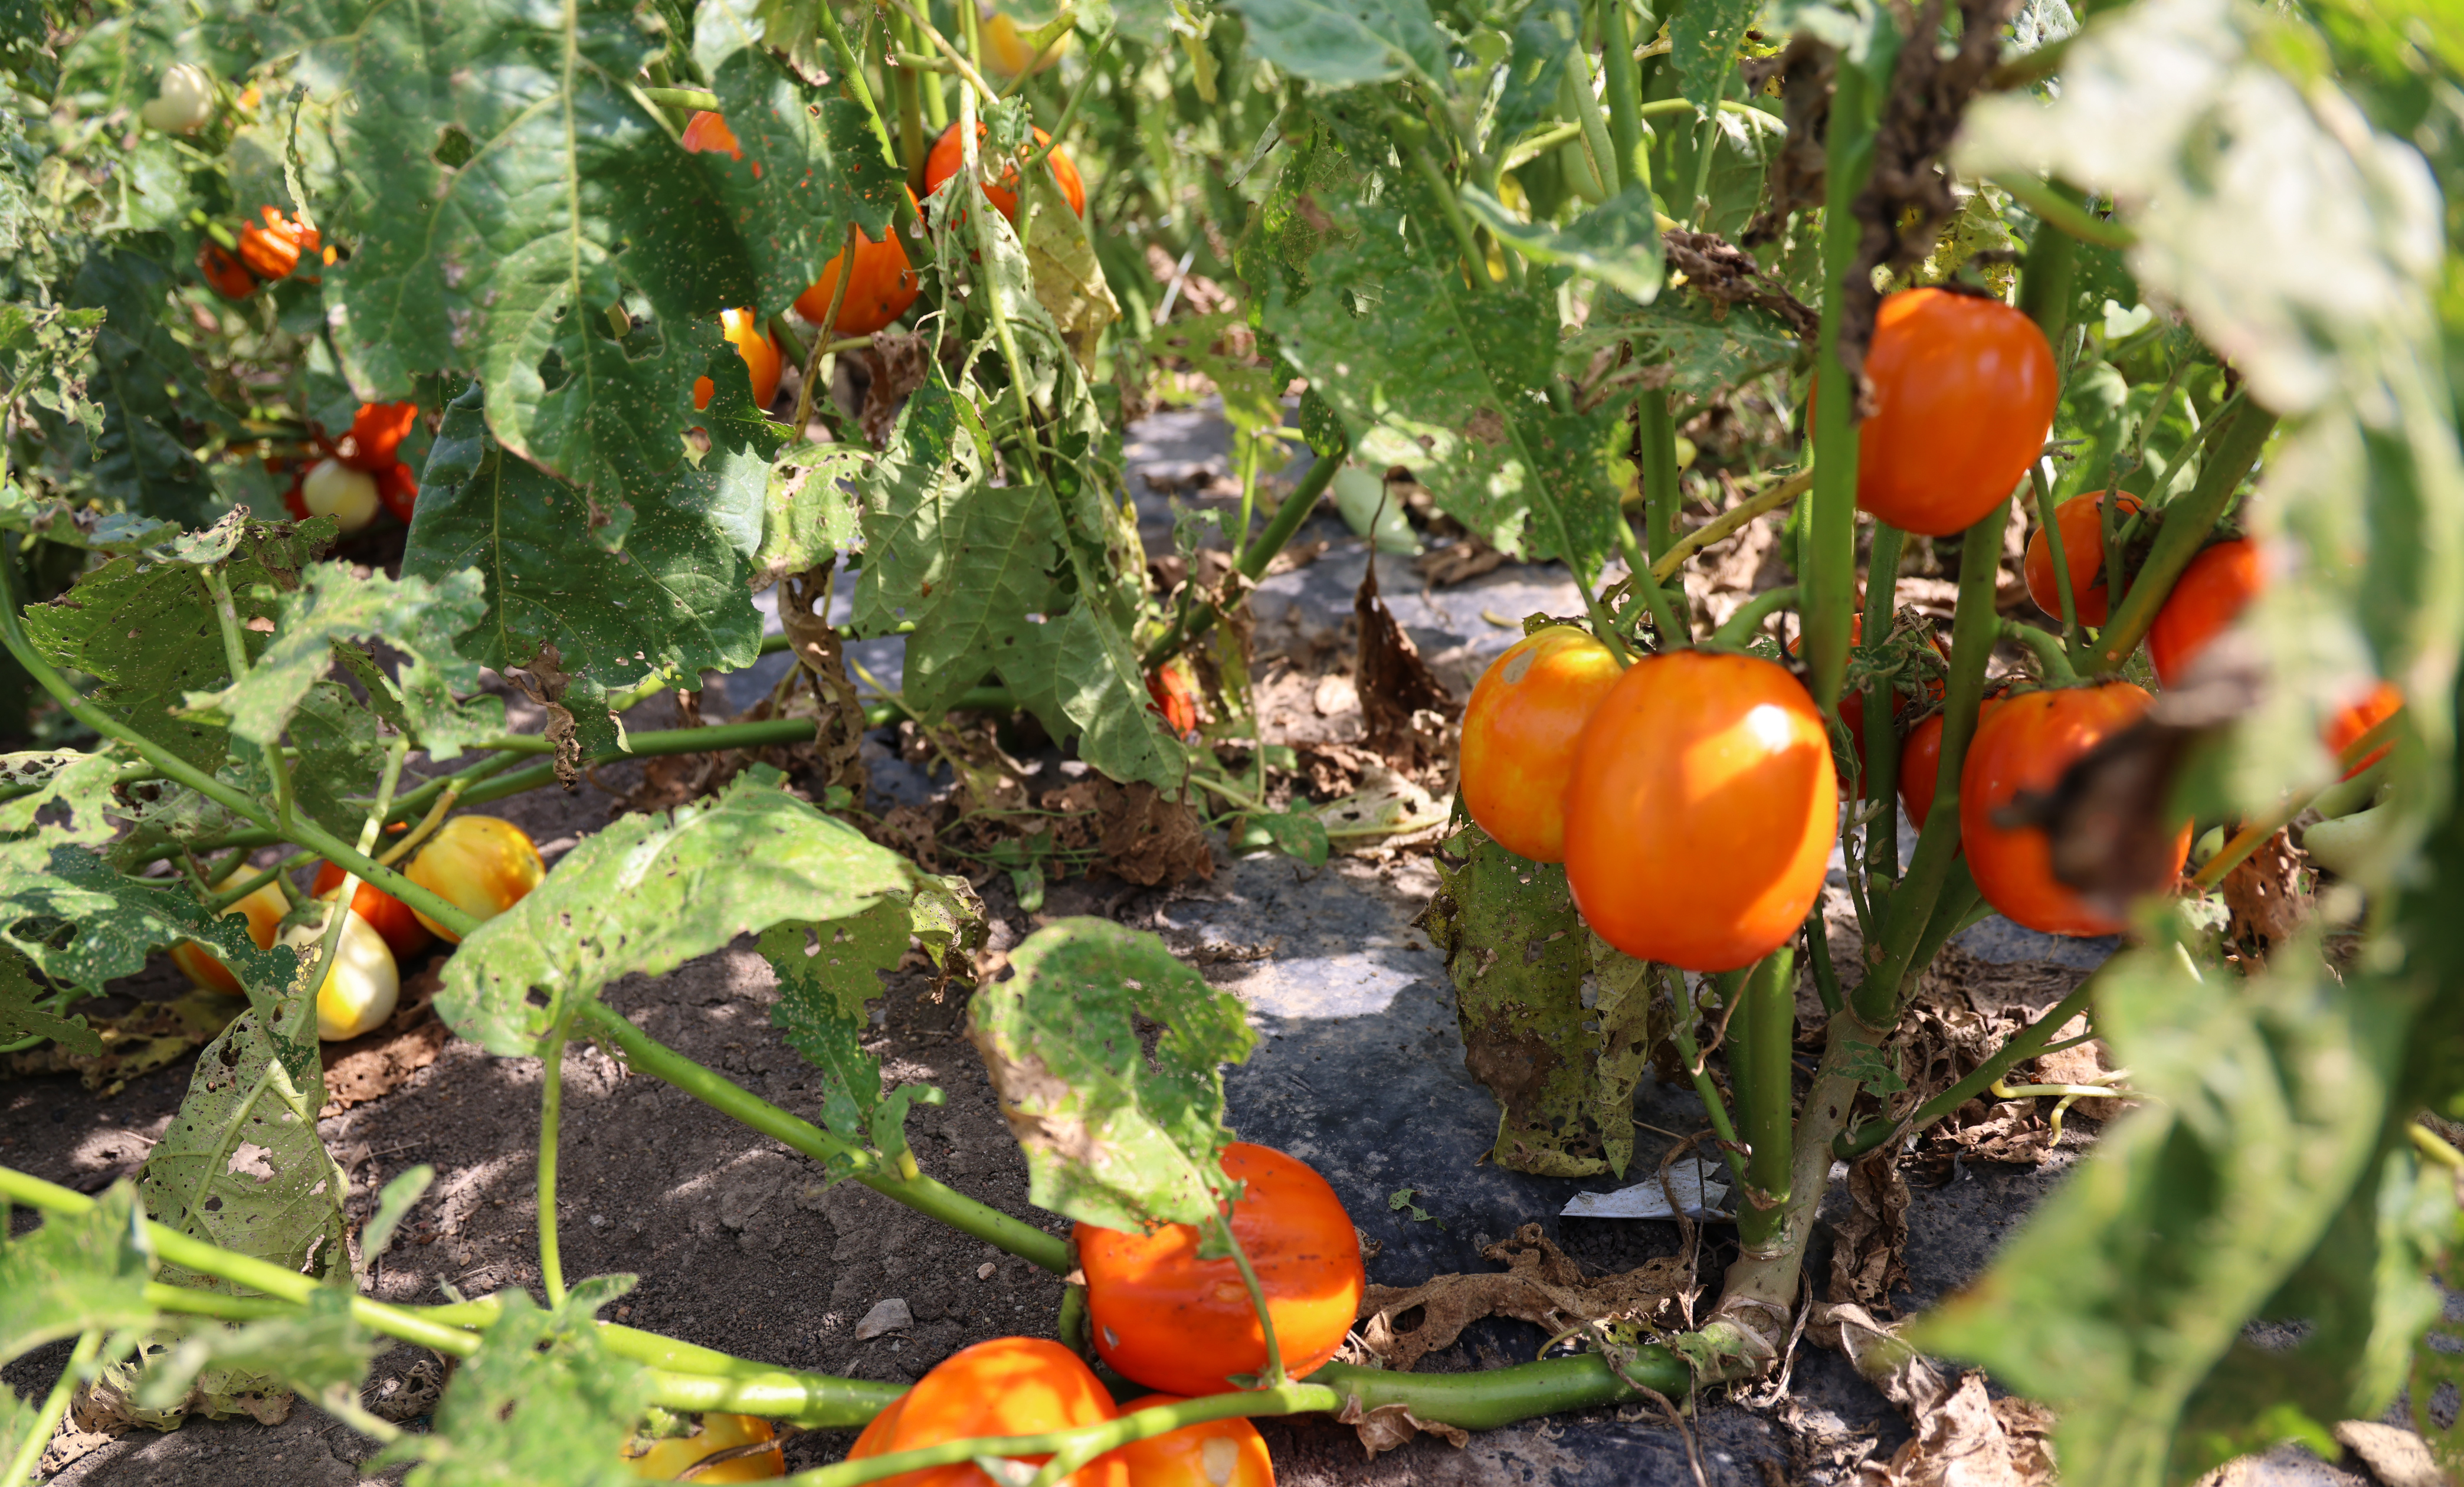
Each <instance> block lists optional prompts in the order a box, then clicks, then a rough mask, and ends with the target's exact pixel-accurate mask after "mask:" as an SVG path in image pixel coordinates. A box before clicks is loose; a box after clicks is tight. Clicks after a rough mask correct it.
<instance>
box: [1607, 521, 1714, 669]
mask: <svg viewBox="0 0 2464 1487" xmlns="http://www.w3.org/2000/svg"><path fill="white" fill-rule="evenodd" d="M1616 522H1617V549H1618V552H1619V554H1620V555H1621V556H1622V557H1624V559H1625V567H1626V572H1627V574H1628V575H1629V577H1628V578H1627V584H1628V585H1629V586H1630V587H1631V588H1633V589H1634V591H1635V594H1636V595H1637V597H1639V598H1640V599H1641V600H1642V607H1643V609H1644V610H1647V611H1648V612H1649V613H1650V615H1651V628H1652V629H1653V630H1654V631H1656V632H1658V633H1659V636H1660V649H1661V650H1662V651H1683V650H1684V649H1685V648H1687V647H1688V646H1691V645H1692V644H1693V643H1694V627H1693V625H1692V624H1691V623H1690V621H1691V618H1692V616H1691V614H1690V613H1680V612H1679V610H1678V609H1677V606H1676V604H1675V602H1674V601H1672V600H1671V599H1670V598H1669V597H1668V590H1667V589H1665V588H1661V585H1660V581H1659V580H1658V579H1657V578H1655V577H1653V576H1652V571H1651V560H1650V559H1649V558H1646V557H1644V556H1643V553H1642V546H1641V544H1639V543H1637V542H1636V541H1635V540H1634V523H1633V522H1628V521H1627V520H1626V519H1625V513H1624V512H1622V511H1620V512H1618V513H1617V517H1616ZM1683 591H1684V590H1683V587H1682V586H1681V587H1680V588H1679V592H1680V593H1683ZM1584 597H1585V599H1587V600H1589V599H1590V597H1591V596H1590V593H1589V591H1588V588H1587V589H1586V591H1585V594H1584ZM1590 608H1591V610H1592V615H1593V620H1592V623H1593V624H1594V626H1595V627H1596V626H1597V625H1598V624H1599V613H1600V607H1599V605H1598V604H1597V603H1593V604H1591V606H1590ZM1600 639H1601V641H1602V642H1603V643H1604V644H1606V645H1607V646H1608V648H1609V649H1610V650H1611V651H1612V652H1614V653H1615V654H1616V655H1617V664H1619V665H1620V666H1621V665H1624V664H1625V662H1626V659H1627V657H1626V652H1625V640H1624V637H1623V636H1622V635H1621V634H1619V633H1618V632H1617V627H1616V626H1615V625H1614V624H1612V625H1610V626H1609V627H1608V629H1607V630H1606V631H1605V632H1604V633H1602V634H1601V635H1600Z"/></svg>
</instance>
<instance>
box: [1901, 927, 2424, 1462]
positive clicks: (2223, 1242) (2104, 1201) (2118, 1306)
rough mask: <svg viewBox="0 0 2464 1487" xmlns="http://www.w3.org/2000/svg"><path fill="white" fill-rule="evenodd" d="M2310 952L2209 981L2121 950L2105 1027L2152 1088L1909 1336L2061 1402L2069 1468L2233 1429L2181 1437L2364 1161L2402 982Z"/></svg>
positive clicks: (2401, 1026) (2321, 1234)
mask: <svg viewBox="0 0 2464 1487" xmlns="http://www.w3.org/2000/svg"><path fill="white" fill-rule="evenodd" d="M2312 957H2315V951H2311V952H2310V953H2309V955H2308V956H2305V955H2304V954H2303V953H2302V947H2289V948H2288V951H2286V952H2279V953H2278V954H2277V955H2275V956H2271V957H2270V968H2269V969H2268V971H2267V972H2266V973H2264V974H2261V975H2256V976H2252V977H2248V978H2240V977H2229V978H2224V979H2222V980H2220V981H2216V982H2203V981H2201V980H2199V979H2198V978H2197V976H2196V974H2195V973H2194V972H2192V971H2191V970H2190V969H2189V963H2188V961H2187V960H2186V959H2184V958H2182V957H2180V956H2178V955H2177V954H2175V953H2174V952H2173V951H2172V950H2171V949H2170V947H2169V946H2160V947H2157V948H2151V949H2143V950H2135V951H2131V952H2128V953H2126V954H2125V955H2124V956H2123V957H2120V958H2117V959H2116V960H2115V961H2114V962H2112V963H2111V964H2110V965H2108V966H2107V968H2106V969H2105V970H2104V972H2102V974H2103V976H2104V977H2105V978H2106V979H2105V981H2104V982H2103V983H2102V984H2101V987H2100V991H2099V995H2098V998H2097V1029H2098V1032H2101V1034H2102V1035H2103V1036H2104V1038H2105V1040H2106V1041H2107V1043H2108V1044H2110V1045H2111V1047H2112V1049H2113V1055H2114V1057H2115V1059H2116V1061H2117V1062H2120V1063H2123V1064H2127V1065H2128V1066H2129V1068H2130V1070H2131V1074H2132V1079H2131V1082H2132V1084H2133V1085H2134V1086H2135V1087H2138V1088H2142V1089H2145V1090H2146V1091H2147V1092H2148V1093H2149V1094H2150V1095H2151V1096H2153V1097H2154V1099H2152V1100H2151V1101H2150V1102H2149V1103H2148V1104H2147V1105H2146V1106H2145V1107H2143V1108H2142V1109H2140V1110H2139V1111H2137V1112H2135V1113H2134V1114H2132V1115H2130V1116H2129V1117H2127V1118H2126V1119H2125V1120H2123V1121H2120V1122H2118V1123H2117V1124H2115V1125H2114V1126H2111V1127H2109V1128H2108V1129H2107V1131H2106V1134H2105V1136H2104V1138H2103V1140H2102V1141H2101V1143H2100V1144H2099V1146H2098V1148H2097V1151H2096V1154H2095V1155H2094V1156H2093V1157H2091V1158H2090V1159H2089V1160H2088V1161H2087V1162H2086V1163H2085V1164H2083V1165H2081V1166H2080V1167H2079V1169H2077V1170H2076V1171H2075V1172H2074V1174H2073V1175H2072V1176H2071V1178H2070V1179H2069V1180H2068V1181H2067V1182H2065V1183H2064V1184H2063V1185H2062V1187H2060V1188H2059V1189H2057V1191H2056V1192H2055V1193H2054V1195H2053V1196H2052V1197H2051V1198H2050V1199H2049V1200H2047V1201H2046V1203H2045V1204H2044V1205H2043V1206H2042V1207H2040V1208H2038V1209H2037V1210H2036V1211H2035V1214H2034V1215H2033V1216H2032V1217H2031V1218H2030V1219H2029V1221H2028V1224H2027V1226H2026V1227H2025V1228H2024V1229H2022V1230H2021V1231H2020V1232H2019V1233H2018V1234H2017V1235H2015V1236H2014V1237H2013V1238H2012V1239H2011V1240H2010V1241H2009V1242H2008V1243H2007V1244H2006V1245H2005V1246H2004V1248H2003V1251H2002V1254H2001V1256H2000V1258H1999V1259H1998V1260H1997V1262H1996V1263H1995V1265H1994V1268H1993V1270H1992V1271H1991V1273H1990V1274H1989V1275H1988V1276H1986V1277H1985V1278H1984V1279H1983V1280H1981V1281H1980V1282H1978V1283H1977V1284H1976V1285H1975V1286H1974V1287H1972V1288H1970V1289H1969V1291H1967V1292H1965V1293H1963V1294H1962V1295H1961V1296H1959V1297H1956V1298H1952V1299H1951V1300H1949V1301H1947V1302H1945V1303H1944V1304H1943V1305H1942V1306H1941V1307H1939V1308H1937V1309H1936V1310H1935V1311H1934V1312H1933V1313H1932V1314H1930V1315H1929V1316H1928V1317H1927V1318H1926V1319H1925V1321H1923V1322H1921V1323H1920V1324H1919V1327H1918V1329H1917V1332H1916V1334H1915V1336H1914V1338H1913V1339H1912V1341H1914V1342H1915V1344H1916V1345H1917V1346H1919V1347H1921V1348H1924V1349H1925V1350H1926V1351H1928V1352H1941V1353H1944V1354H1947V1355H1949V1356H1953V1357H1958V1358H1962V1359H1967V1360H1970V1361H1973V1362H1975V1363H1978V1364H1981V1365H1985V1366H1987V1367H1989V1368H1991V1369H1992V1370H1993V1371H1994V1374H1995V1376H1996V1377H1997V1378H2000V1379H2002V1380H2004V1381H2006V1382H2007V1383H2008V1384H2009V1385H2010V1386H2011V1387H2013V1389H2015V1390H2017V1391H2019V1392H2021V1393H2025V1394H2027V1395H2029V1396H2031V1397H2034V1398H2037V1399H2041V1400H2044V1401H2045V1402H2047V1403H2048V1404H2051V1405H2052V1406H2054V1408H2055V1409H2056V1410H2057V1412H2058V1413H2059V1415H2060V1417H2061V1422H2062V1425H2061V1433H2060V1436H2059V1438H2058V1449H2059V1451H2060V1454H2061V1458H2062V1463H2063V1468H2062V1469H2063V1473H2064V1475H2065V1476H2072V1477H2075V1478H2077V1479H2079V1480H2086V1481H2101V1482H2113V1483H2116V1484H2121V1487H2133V1484H2146V1487H2154V1484H2156V1483H2158V1482H2160V1481H2166V1480H2171V1479H2180V1478H2184V1477H2187V1476H2192V1475H2195V1474H2196V1473H2197V1471H2199V1470H2201V1469H2202V1463H2206V1464H2212V1462H2211V1461H2210V1460H2209V1459H2208V1458H2209V1457H2211V1456H2212V1455H2213V1454H2214V1452H2215V1451H2216V1450H2218V1449H2223V1443H2222V1442H2220V1441H2219V1440H2217V1439H2215V1438H2212V1437H2210V1438H2206V1439H2201V1438H2196V1437H2190V1438H2184V1439H2182V1440H2180V1441H2178V1442H2177V1440H2176V1438H2175V1432H2176V1428H2177V1425H2178V1424H2179V1423H2180V1421H2181V1419H2182V1415H2183V1411H2184V1409H2185V1407H2186V1404H2187V1403H2188V1402H2189V1401H2190V1400H2191V1399H2192V1398H2193V1396H2194V1394H2195V1393H2196V1392H2197V1391H2198V1390H2199V1389H2200V1388H2201V1387H2202V1386H2203V1384H2204V1383H2205V1382H2206V1381H2208V1380H2209V1378H2210V1375H2211V1371H2212V1370H2214V1369H2215V1368H2216V1366H2217V1365H2218V1364H2219V1363H2222V1362H2223V1361H2225V1359H2226V1357H2227V1354H2228V1353H2229V1351H2231V1350H2232V1349H2233V1345H2234V1343H2236V1341H2237V1340H2238V1339H2239V1338H2240V1336H2241V1329H2242V1324H2243V1322H2244V1321H2245V1320H2246V1319H2248V1318H2250V1317H2251V1316H2253V1315H2254V1314H2255V1313H2257V1312H2258V1310H2259V1309H2260V1306H2261V1304H2262V1303H2263V1302H2266V1301H2267V1300H2268V1299H2269V1298H2271V1297H2274V1296H2275V1295H2277V1292H2278V1291H2279V1289H2280V1288H2281V1287H2283V1285H2284V1284H2285V1282H2286V1281H2287V1280H2288V1279H2290V1278H2291V1277H2293V1276H2295V1274H2296V1273H2297V1272H2298V1271H2299V1270H2300V1269H2301V1267H2302V1266H2303V1265H2304V1263H2305V1262H2306V1261H2308V1260H2309V1259H2310V1257H2311V1256H2312V1255H2313V1254H2315V1253H2316V1252H2317V1251H2318V1249H2319V1247H2320V1245H2321V1241H2322V1240H2324V1239H2326V1238H2327V1237H2328V1236H2329V1234H2330V1231H2331V1221H2332V1220H2333V1219H2334V1218H2335V1216H2336V1214H2337V1212H2338V1210H2340V1209H2342V1208H2343V1207H2344V1198H2345V1195H2346V1194H2348V1193H2350V1192H2352V1191H2353V1189H2354V1187H2355V1186H2356V1184H2357V1183H2359V1182H2360V1180H2361V1179H2362V1178H2363V1177H2364V1176H2365V1174H2366V1173H2367V1172H2368V1171H2369V1170H2370V1169H2371V1167H2372V1165H2373V1164H2374V1160H2375V1155H2376V1151H2377V1148H2378V1143H2379V1136H2380V1131H2381V1129H2382V1126H2383V1124H2384V1122H2385V1121H2386V1119H2387V1113H2388V1111H2387V1100H2388V1097H2389V1090H2388V1087H2387V1082H2386V1076H2385V1075H2384V1073H2383V1072H2382V1071H2387V1070H2392V1069H2394V1068H2396V1067H2397V1066H2398V1065H2399V1064H2400V1063H2401V1062H2402V1055H2403V1042H2404V1039H2405V1036H2406V1030H2407V1012H2408V1010H2409V1000H2410V998H2409V993H2407V992H2399V991H2396V990H2393V989H2391V988H2388V987H2387V986H2386V985H2385V984H2384V983H2378V982H2374V981H2371V980H2367V979H2363V978H2356V979H2355V980H2354V981H2353V982H2351V983H2349V984H2344V985H2340V984H2338V982H2337V981H2336V980H2335V979H2334V978H2333V977H2330V976H2328V975H2326V974H2325V973H2324V972H2323V971H2322V970H2321V968H2319V966H2318V965H2317V962H2316V960H2315V958H2312ZM2280 1418H2281V1417H2279V1419H2280ZM2251 1419H2252V1416H2251V1415H2250V1414H2249V1413H2248V1412H2245V1413H2244V1414H2243V1415H2242V1417H2241V1419H2240V1420H2239V1421H2238V1422H2237V1423H2238V1424H2239V1425H2240V1426H2242V1427H2247V1426H2248V1425H2249V1424H2250V1423H2251ZM2244 1439H2245V1440H2247V1439H2248V1437H2246V1436H2245V1437H2244Z"/></svg>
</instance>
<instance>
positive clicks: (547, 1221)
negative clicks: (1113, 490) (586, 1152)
mask: <svg viewBox="0 0 2464 1487" xmlns="http://www.w3.org/2000/svg"><path fill="white" fill-rule="evenodd" d="M563 1113H564V1027H563V1025H562V1024H561V1023H560V1024H559V1025H558V1027H557V1031H556V1035H555V1036H553V1037H551V1038H549V1039H548V1040H547V1049H546V1051H545V1052H544V1053H543V1054H541V1055H540V1063H539V1191H538V1193H537V1196H536V1201H537V1207H536V1210H535V1211H536V1212H537V1214H538V1217H539V1286H540V1288H541V1289H542V1290H544V1291H546V1292H547V1304H549V1305H550V1306H562V1305H563V1304H564V1252H563V1250H562V1249H561V1247H560V1246H559V1245H558V1243H557V1234H556V1152H557V1144H558V1143H557V1134H558V1129H557V1128H558V1124H559V1121H560V1118H561V1116H562V1115H563Z"/></svg>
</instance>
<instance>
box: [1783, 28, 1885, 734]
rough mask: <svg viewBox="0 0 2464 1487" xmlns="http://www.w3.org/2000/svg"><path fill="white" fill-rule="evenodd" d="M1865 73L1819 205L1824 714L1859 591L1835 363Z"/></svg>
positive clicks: (1816, 642) (1850, 477)
mask: <svg viewBox="0 0 2464 1487" xmlns="http://www.w3.org/2000/svg"><path fill="white" fill-rule="evenodd" d="M1867 93H1868V88H1867V84H1866V81H1865V74H1864V71H1863V69H1861V68H1858V67H1842V68H1840V69H1839V81H1838V86H1837V91H1835V92H1834V93H1833V95H1832V100H1831V126H1830V135H1829V138H1828V140H1827V141H1826V143H1825V146H1824V161H1825V167H1826V168H1825V176H1824V182H1823V209H1822V277H1823V283H1824V284H1825V285H1826V286H1827V292H1826V293H1825V294H1824V295H1823V297H1822V322H1821V349H1820V351H1819V353H1818V355H1817V356H1816V358H1815V375H1816V377H1817V378H1823V379H1827V380H1829V381H1830V382H1831V383H1832V385H1833V391H1834V392H1835V393H1836V394H1837V395H1836V396H1829V397H1822V396H1817V397H1815V400H1814V495H1813V508H1812V510H1811V512H1810V513H1809V515H1810V520H1809V522H1808V523H1807V532H1806V538H1807V541H1806V548H1807V554H1806V557H1807V561H1806V564H1805V571H1804V572H1802V573H1800V574H1799V575H1798V577H1799V579H1800V581H1801V586H1802V587H1803V588H1804V590H1805V597H1806V603H1805V659H1806V664H1807V665H1808V667H1810V668H1811V669H1812V671H1813V674H1814V675H1813V680H1814V699H1815V703H1816V704H1817V705H1819V706H1820V707H1821V708H1822V710H1823V711H1825V712H1830V713H1836V712H1837V710H1838V706H1839V680H1840V677H1841V675H1842V674H1843V673H1844V672H1845V671H1846V670H1847V666H1848V615H1849V610H1850V609H1851V608H1852V607H1853V606H1854V605H1855V603H1856V595H1857V388H1856V383H1855V381H1854V380H1853V379H1852V378H1850V377H1849V375H1848V368H1847V367H1846V366H1844V365H1842V364H1841V362H1840V360H1839V326H1840V313H1841V311H1840V299H1841V295H1840V284H1841V283H1842V281H1843V280H1844V278H1845V277H1846V276H1847V274H1848V271H1849V269H1850V268H1851V267H1852V266H1853V265H1854V263H1855V261H1856V256H1857V239H1858V225H1857V218H1856V214H1855V213H1854V212H1853V211H1851V210H1850V208H1851V205H1852V204H1853V203H1854V202H1855V201H1856V199H1857V193H1858V192H1859V191H1860V190H1862V189H1864V186H1865V177H1866V176H1867V174H1868V173H1869V172H1870V171H1871V170H1872V168H1873V160H1874V122H1873V103H1872V101H1871V100H1870V99H1869V98H1868V96H1867Z"/></svg>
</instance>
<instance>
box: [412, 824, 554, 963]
mask: <svg viewBox="0 0 2464 1487" xmlns="http://www.w3.org/2000/svg"><path fill="white" fill-rule="evenodd" d="M403 876H404V877H407V878H409V879H410V880H411V881H412V882H414V883H417V884H418V885H419V886H420V887H422V888H425V889H427V890H429V892H430V893H433V894H435V895H436V896H437V897H439V898H441V899H445V900H446V901H447V902H449V903H451V904H452V905H454V906H455V907H456V908H460V909H464V910H467V911H469V912H470V913H473V914H475V915H477V916H478V917H479V918H481V919H495V917H496V916H497V915H499V914H502V913H504V912H505V911H506V910H507V909H510V908H512V907H513V906H514V905H515V904H517V903H519V902H521V901H522V898H523V896H524V895H526V894H528V893H529V892H530V891H531V890H532V889H534V888H537V887H538V886H539V879H540V878H542V877H546V876H547V865H546V864H545V863H543V862H541V861H540V860H539V849H538V848H537V847H535V846H532V845H531V839H530V837H529V836H528V835H526V834H525V833H524V832H523V831H522V829H521V828H520V827H518V826H516V825H515V824H514V823H512V822H511V821H507V820H503V819H501V818H499V817H496V816H455V817H454V818H453V819H452V820H451V821H448V822H446V823H445V824H444V825H443V826H441V827H439V828H437V831H436V835H435V836H434V837H432V838H430V839H429V843H428V845H427V846H425V847H423V848H421V849H420V850H419V855H418V857H417V858H416V859H414V860H413V861H412V862H411V864H410V870H409V871H408V872H407V873H405V874H404V875H403ZM411 912H412V913H414V914H418V913H419V911H418V910H417V909H413V910H412V911H411ZM419 921H420V922H421V923H423V924H425V925H427V926H428V932H429V934H432V935H434V936H436V938H438V939H439V940H442V941H444V942H445V943H448V944H460V943H462V937H461V936H459V935H456V934H454V933H452V932H451V930H448V929H447V928H446V927H445V926H444V925H442V924H440V923H438V922H436V921H434V920H432V919H429V917H428V916H427V915H425V914H420V915H419Z"/></svg>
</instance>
